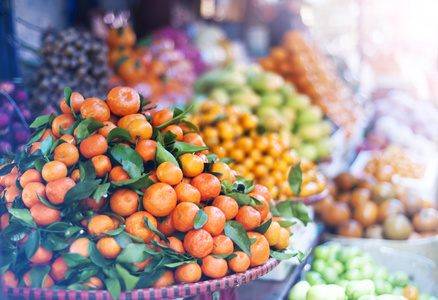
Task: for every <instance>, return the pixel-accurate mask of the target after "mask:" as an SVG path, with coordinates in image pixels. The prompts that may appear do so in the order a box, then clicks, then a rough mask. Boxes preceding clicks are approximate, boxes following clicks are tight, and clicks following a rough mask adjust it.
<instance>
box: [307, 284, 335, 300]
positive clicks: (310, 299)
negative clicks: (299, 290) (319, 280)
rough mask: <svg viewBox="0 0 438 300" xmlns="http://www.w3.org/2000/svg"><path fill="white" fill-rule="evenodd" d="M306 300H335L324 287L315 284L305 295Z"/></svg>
mask: <svg viewBox="0 0 438 300" xmlns="http://www.w3.org/2000/svg"><path fill="white" fill-rule="evenodd" d="M306 300H337V299H336V297H335V296H334V295H332V294H331V293H330V290H329V288H328V287H327V286H326V285H322V284H317V285H314V286H312V287H311V288H310V289H309V291H308V292H307V295H306Z"/></svg>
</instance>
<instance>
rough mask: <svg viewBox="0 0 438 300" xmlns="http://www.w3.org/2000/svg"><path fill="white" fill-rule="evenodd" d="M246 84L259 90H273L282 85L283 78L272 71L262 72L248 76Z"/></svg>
mask: <svg viewBox="0 0 438 300" xmlns="http://www.w3.org/2000/svg"><path fill="white" fill-rule="evenodd" d="M248 84H249V86H251V87H252V88H253V89H254V90H256V91H259V92H275V91H278V90H279V89H280V88H281V87H282V86H283V85H284V79H283V77H281V76H280V75H278V74H275V73H273V72H263V73H260V74H253V76H249V77H248Z"/></svg>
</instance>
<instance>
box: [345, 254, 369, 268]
mask: <svg viewBox="0 0 438 300" xmlns="http://www.w3.org/2000/svg"><path fill="white" fill-rule="evenodd" d="M367 263H368V261H367V260H366V259H365V258H363V257H361V256H355V257H352V258H350V259H349V260H347V262H346V263H345V268H346V269H347V270H352V269H362V268H363V266H365V265H366V264H367Z"/></svg>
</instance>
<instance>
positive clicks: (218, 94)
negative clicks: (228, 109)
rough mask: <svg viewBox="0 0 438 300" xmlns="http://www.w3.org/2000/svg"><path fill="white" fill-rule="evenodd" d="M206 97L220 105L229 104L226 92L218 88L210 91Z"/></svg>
mask: <svg viewBox="0 0 438 300" xmlns="http://www.w3.org/2000/svg"><path fill="white" fill-rule="evenodd" d="M208 97H209V98H210V99H213V100H214V101H216V102H218V103H219V104H222V105H227V104H228V103H229V102H230V96H229V95H228V93H227V91H226V90H225V89H223V88H219V87H218V88H214V89H212V90H211V92H210V94H209V95H208Z"/></svg>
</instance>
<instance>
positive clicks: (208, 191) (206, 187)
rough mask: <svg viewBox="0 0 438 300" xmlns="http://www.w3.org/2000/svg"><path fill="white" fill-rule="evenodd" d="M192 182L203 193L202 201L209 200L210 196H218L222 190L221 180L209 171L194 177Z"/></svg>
mask: <svg viewBox="0 0 438 300" xmlns="http://www.w3.org/2000/svg"><path fill="white" fill-rule="evenodd" d="M190 184H191V185H193V186H194V187H195V188H197V189H198V191H199V192H200V193H201V201H207V200H208V199H210V198H212V197H213V198H216V197H217V196H219V194H220V192H221V182H220V181H219V179H218V178H217V177H216V176H214V175H212V174H209V173H202V174H199V175H198V176H196V177H194V178H193V179H192V180H191V181H190Z"/></svg>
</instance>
